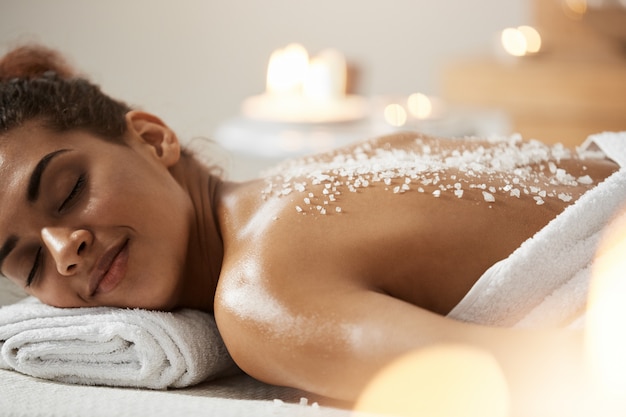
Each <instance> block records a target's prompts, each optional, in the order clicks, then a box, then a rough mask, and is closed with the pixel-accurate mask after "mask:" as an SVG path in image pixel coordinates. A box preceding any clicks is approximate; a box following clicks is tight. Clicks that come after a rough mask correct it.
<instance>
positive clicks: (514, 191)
mask: <svg viewBox="0 0 626 417" xmlns="http://www.w3.org/2000/svg"><path fill="white" fill-rule="evenodd" d="M511 197H517V198H519V197H520V190H519V188H513V189H512V190H511Z"/></svg>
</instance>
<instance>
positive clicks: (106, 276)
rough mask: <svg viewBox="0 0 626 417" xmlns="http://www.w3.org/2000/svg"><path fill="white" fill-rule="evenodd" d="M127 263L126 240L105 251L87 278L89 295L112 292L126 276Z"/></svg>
mask: <svg viewBox="0 0 626 417" xmlns="http://www.w3.org/2000/svg"><path fill="white" fill-rule="evenodd" d="M127 263H128V240H124V241H123V242H122V243H120V244H119V245H115V246H114V247H112V248H110V249H109V250H107V251H106V252H105V253H104V254H103V255H102V256H101V257H100V259H99V260H98V264H97V265H96V268H95V270H94V271H93V272H92V274H91V277H90V278H89V294H90V295H91V296H92V297H93V296H94V295H96V294H104V293H107V292H109V291H112V290H113V289H114V288H115V287H117V285H118V284H119V283H120V282H121V281H122V279H123V278H124V276H125V275H126V264H127Z"/></svg>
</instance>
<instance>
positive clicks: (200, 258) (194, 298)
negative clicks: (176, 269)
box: [172, 157, 224, 312]
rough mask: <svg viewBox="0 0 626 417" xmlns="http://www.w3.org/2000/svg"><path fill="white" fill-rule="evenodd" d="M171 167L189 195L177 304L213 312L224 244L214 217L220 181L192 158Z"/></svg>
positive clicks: (181, 306) (186, 158)
mask: <svg viewBox="0 0 626 417" xmlns="http://www.w3.org/2000/svg"><path fill="white" fill-rule="evenodd" d="M184 158H185V161H184V163H182V164H180V163H179V164H177V165H176V167H175V168H173V169H172V174H173V175H174V176H175V177H176V178H177V179H178V181H179V183H180V184H181V186H182V187H183V188H185V189H186V191H187V193H188V194H189V196H190V199H191V202H192V205H193V209H194V210H193V211H194V218H193V219H192V221H191V222H190V230H189V242H188V247H187V259H186V265H184V273H185V279H184V281H183V282H184V284H183V288H181V290H180V291H181V293H180V297H179V302H178V305H177V307H180V308H193V309H198V310H203V311H208V312H213V299H214V297H215V291H216V288H217V282H218V279H219V274H220V270H221V267H222V260H223V257H224V246H223V243H222V236H221V233H220V228H219V223H218V219H217V216H216V208H217V207H216V206H217V204H218V201H219V198H220V197H219V195H220V187H221V185H222V180H221V179H219V178H218V177H216V176H214V175H212V174H211V173H210V172H209V170H208V169H207V168H206V167H205V166H204V165H202V164H200V163H199V162H198V161H196V160H195V159H194V158H192V157H184Z"/></svg>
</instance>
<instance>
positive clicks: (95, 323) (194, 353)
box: [0, 298, 236, 389]
mask: <svg viewBox="0 0 626 417" xmlns="http://www.w3.org/2000/svg"><path fill="white" fill-rule="evenodd" d="M0 347H1V350H0V368H4V369H14V370H16V371H18V372H21V373H24V374H27V375H31V376H35V377H39V378H45V379H50V380H55V381H61V382H68V383H78V384H86V385H109V386H122V387H142V388H153V389H164V388H168V387H185V386H189V385H193V384H196V383H198V382H201V381H204V380H206V379H208V378H211V377H217V376H220V375H223V374H225V373H229V372H231V371H232V370H234V369H236V368H235V366H234V364H233V362H232V360H231V358H230V356H229V355H228V352H227V351H226V347H225V346H224V344H223V342H222V339H221V337H220V335H219V333H218V331H217V326H216V324H215V320H214V318H213V316H211V315H209V314H207V313H203V312H199V311H193V310H181V311H177V312H175V313H166V312H157V311H146V310H139V309H135V310H130V309H119V308H108V307H96V308H73V309H72V308H70V309H67V308H64V309H61V308H54V307H50V306H47V305H43V304H41V303H39V302H38V301H36V300H34V299H32V298H29V299H26V300H24V301H22V302H19V303H16V304H12V305H9V306H4V307H2V308H0Z"/></svg>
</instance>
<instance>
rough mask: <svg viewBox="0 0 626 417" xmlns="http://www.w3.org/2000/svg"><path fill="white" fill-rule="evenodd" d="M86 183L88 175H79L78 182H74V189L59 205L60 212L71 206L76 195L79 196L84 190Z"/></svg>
mask: <svg viewBox="0 0 626 417" xmlns="http://www.w3.org/2000/svg"><path fill="white" fill-rule="evenodd" d="M86 184H87V175H85V174H81V175H80V176H79V177H78V180H76V184H74V188H72V190H71V191H70V193H69V194H68V195H67V197H66V198H65V200H63V202H62V203H61V205H60V206H59V213H60V212H62V211H63V210H64V209H67V208H69V207H71V205H72V203H73V202H74V200H75V199H76V197H78V196H79V195H80V193H81V192H82V191H83V189H84V188H85V185H86Z"/></svg>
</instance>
